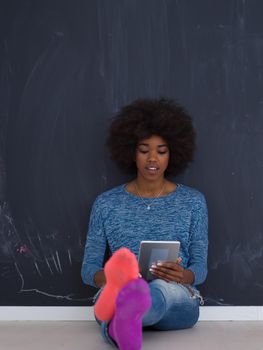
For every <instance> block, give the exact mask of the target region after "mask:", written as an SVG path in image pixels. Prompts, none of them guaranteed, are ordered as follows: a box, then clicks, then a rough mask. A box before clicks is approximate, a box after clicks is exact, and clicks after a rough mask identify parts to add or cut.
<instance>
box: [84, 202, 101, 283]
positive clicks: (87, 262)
mask: <svg viewBox="0 0 263 350" xmlns="http://www.w3.org/2000/svg"><path fill="white" fill-rule="evenodd" d="M106 243H107V240H106V237H105V232H104V227H103V221H102V217H101V207H100V203H99V200H98V199H97V200H96V201H95V202H94V204H93V207H92V210H91V214H90V221H89V229H88V233H87V239H86V244H85V251H84V258H83V263H82V269H81V277H82V280H83V282H84V283H85V284H88V285H90V286H93V287H96V286H95V283H94V280H93V278H94V274H95V273H96V272H97V271H99V270H101V269H102V268H103V262H104V255H105V250H106Z"/></svg>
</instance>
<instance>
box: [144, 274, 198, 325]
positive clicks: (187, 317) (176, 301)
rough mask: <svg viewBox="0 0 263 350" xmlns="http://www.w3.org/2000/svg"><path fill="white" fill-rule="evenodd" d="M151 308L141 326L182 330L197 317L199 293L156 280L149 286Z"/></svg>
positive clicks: (172, 283)
mask: <svg viewBox="0 0 263 350" xmlns="http://www.w3.org/2000/svg"><path fill="white" fill-rule="evenodd" d="M149 287H150V293H151V298H152V306H151V308H150V309H149V311H148V312H147V313H146V314H145V316H144V317H143V326H152V327H154V328H155V329H159V330H171V329H184V328H190V327H193V326H194V325H195V323H196V322H197V320H198V317H199V303H200V299H201V296H200V293H199V292H198V291H197V290H196V289H194V288H193V287H190V286H185V285H182V284H179V283H176V282H170V283H167V282H165V281H163V280H161V279H156V280H154V281H152V282H150V284H149Z"/></svg>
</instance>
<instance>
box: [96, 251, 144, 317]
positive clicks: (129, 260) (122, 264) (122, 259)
mask: <svg viewBox="0 0 263 350" xmlns="http://www.w3.org/2000/svg"><path fill="white" fill-rule="evenodd" d="M104 272H105V276H106V285H105V287H104V289H103V291H102V293H101V294H100V296H99V298H98V300H97V302H96V304H95V306H94V312H95V315H96V317H97V318H98V319H99V320H101V321H110V320H111V319H112V317H113V315H114V311H115V302H116V298H117V295H118V293H119V291H120V290H121V289H122V287H123V286H125V285H126V284H127V283H128V282H130V281H132V280H134V279H137V278H138V274H139V266H138V262H137V259H136V256H135V255H134V254H133V253H132V252H131V251H130V250H129V249H127V248H121V249H119V250H117V251H116V252H115V253H114V254H113V255H112V257H111V258H110V260H109V261H108V262H107V263H106V264H105V268H104Z"/></svg>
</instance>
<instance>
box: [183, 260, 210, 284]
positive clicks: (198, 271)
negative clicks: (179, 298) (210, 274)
mask: <svg viewBox="0 0 263 350" xmlns="http://www.w3.org/2000/svg"><path fill="white" fill-rule="evenodd" d="M187 269H188V270H191V271H192V272H193V273H194V276H195V279H194V282H193V285H194V286H197V285H199V284H201V283H203V282H204V281H205V279H206V276H207V269H206V268H204V267H200V266H199V264H191V265H189V266H188V267H187Z"/></svg>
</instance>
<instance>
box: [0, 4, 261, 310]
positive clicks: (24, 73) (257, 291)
mask: <svg viewBox="0 0 263 350" xmlns="http://www.w3.org/2000/svg"><path fill="white" fill-rule="evenodd" d="M262 13H263V3H262V1H260V0H258V1H256V0H250V1H241V0H240V1H238V0H224V1H223V0H216V1H210V0H207V1H205V0H199V1H195V0H186V1H185V0H178V1H176V0H113V1H109V0H97V1H87V0H83V1H73V0H72V1H65V0H48V1H47V0H46V1H36V0H16V1H15V0H8V1H1V9H0V304H1V305H90V303H91V296H92V295H93V294H94V291H95V289H92V288H89V287H86V286H84V285H83V284H82V281H81V279H80V267H81V261H82V256H83V248H84V243H85V236H86V230H87V225H88V219H89V211H90V207H91V204H92V202H93V201H94V199H95V197H96V195H97V194H99V193H100V192H102V191H104V190H106V189H108V188H111V187H112V186H115V185H117V184H120V183H122V182H124V181H127V180H128V179H127V178H126V177H125V176H124V175H122V174H121V173H120V172H119V171H118V170H117V169H116V168H115V166H114V164H112V162H111V161H110V159H109V155H108V153H107V151H106V149H105V147H104V141H105V136H106V131H107V127H108V124H109V120H110V118H111V117H112V116H113V115H114V113H115V112H116V111H117V110H118V109H119V107H121V106H123V105H124V104H127V103H129V102H130V101H132V100H134V99H136V98H138V97H160V96H166V97H171V98H175V99H177V100H178V101H180V102H181V103H182V104H183V105H185V106H186V107H187V108H188V110H189V112H190V113H191V114H192V116H193V120H194V124H195V126H196V129H197V133H198V151H197V153H196V157H195V162H194V163H193V164H192V166H191V167H190V168H189V169H188V170H187V172H186V173H185V174H184V175H183V176H181V177H180V178H178V179H175V180H176V181H178V182H182V183H185V184H187V185H190V186H194V187H197V188H198V189H199V190H201V191H202V192H203V193H204V194H205V195H206V198H207V202H208V206H209V220H210V230H209V238H210V250H209V275H208V278H207V281H206V282H205V284H204V285H202V286H201V291H202V293H203V295H204V296H205V300H206V305H263V300H262V295H263V140H262V134H263V21H262Z"/></svg>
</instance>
